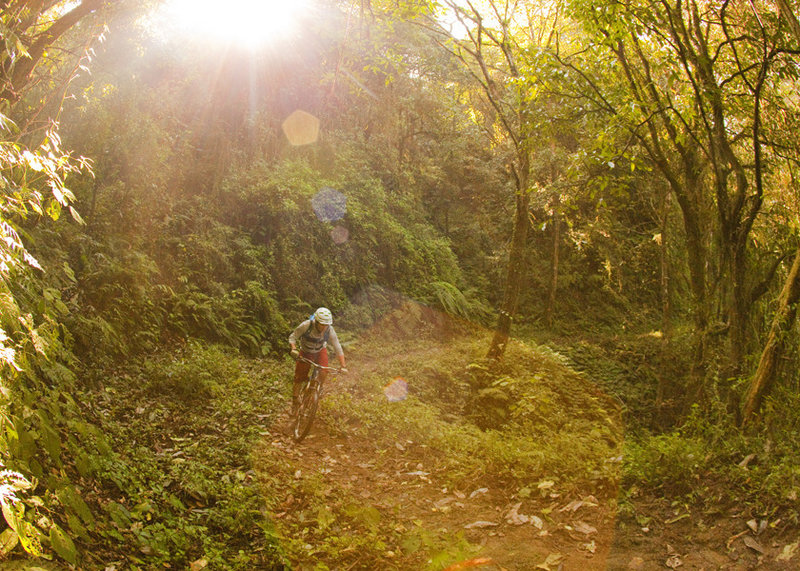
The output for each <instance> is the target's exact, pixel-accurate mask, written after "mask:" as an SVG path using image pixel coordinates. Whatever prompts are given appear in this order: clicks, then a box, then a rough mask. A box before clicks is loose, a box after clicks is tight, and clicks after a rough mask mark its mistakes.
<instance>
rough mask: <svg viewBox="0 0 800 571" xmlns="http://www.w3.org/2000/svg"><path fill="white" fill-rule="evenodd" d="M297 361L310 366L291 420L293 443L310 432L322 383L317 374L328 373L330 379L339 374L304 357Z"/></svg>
mask: <svg viewBox="0 0 800 571" xmlns="http://www.w3.org/2000/svg"><path fill="white" fill-rule="evenodd" d="M297 360H298V361H302V362H304V363H308V364H309V365H310V366H311V369H310V370H309V374H308V376H307V377H306V381H305V383H303V386H302V388H301V389H300V394H299V395H298V398H299V401H300V402H299V406H298V408H297V412H296V413H295V415H294V418H292V438H293V439H294V441H295V442H300V441H301V440H303V438H305V437H306V435H307V434H308V431H309V430H311V424H312V423H313V422H314V415H315V414H316V412H317V406H318V405H319V399H320V397H321V396H322V383H321V382H319V380H318V379H319V372H320V371H330V372H331V379H333V378H334V377H335V376H336V375H337V374H338V373H340V372H341V369H338V368H336V367H324V366H322V365H319V364H317V363H315V362H314V361H311V360H310V359H307V358H305V357H298V358H297Z"/></svg>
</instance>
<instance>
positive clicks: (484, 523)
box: [464, 521, 500, 529]
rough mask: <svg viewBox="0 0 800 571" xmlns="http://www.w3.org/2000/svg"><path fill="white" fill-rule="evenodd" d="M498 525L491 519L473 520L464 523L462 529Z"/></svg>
mask: <svg viewBox="0 0 800 571" xmlns="http://www.w3.org/2000/svg"><path fill="white" fill-rule="evenodd" d="M498 525H500V524H497V523H495V522H493V521H474V522H472V523H468V524H467V525H465V526H464V529H483V528H486V527H497V526H498Z"/></svg>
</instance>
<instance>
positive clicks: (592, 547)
mask: <svg viewBox="0 0 800 571" xmlns="http://www.w3.org/2000/svg"><path fill="white" fill-rule="evenodd" d="M581 549H583V550H584V551H588V552H589V553H594V552H596V551H597V543H595V541H594V540H592V541H590V542H589V543H584V544H583V545H581Z"/></svg>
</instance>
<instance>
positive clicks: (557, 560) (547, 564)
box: [536, 553, 564, 571]
mask: <svg viewBox="0 0 800 571" xmlns="http://www.w3.org/2000/svg"><path fill="white" fill-rule="evenodd" d="M562 561H564V556H563V555H561V554H560V553H551V554H550V555H548V556H547V559H545V560H544V563H539V565H537V566H536V569H544V571H552V567H553V566H555V567H556V569H557V568H558V566H559V565H561V562H562Z"/></svg>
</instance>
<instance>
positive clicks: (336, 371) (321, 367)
mask: <svg viewBox="0 0 800 571" xmlns="http://www.w3.org/2000/svg"><path fill="white" fill-rule="evenodd" d="M295 361H302V362H303V363H308V364H309V365H311V366H312V367H314V368H316V369H320V370H322V371H333V372H335V373H341V372H342V368H341V367H325V366H323V365H320V364H318V363H315V362H314V361H312V360H310V359H306V358H305V357H297V359H295Z"/></svg>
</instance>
